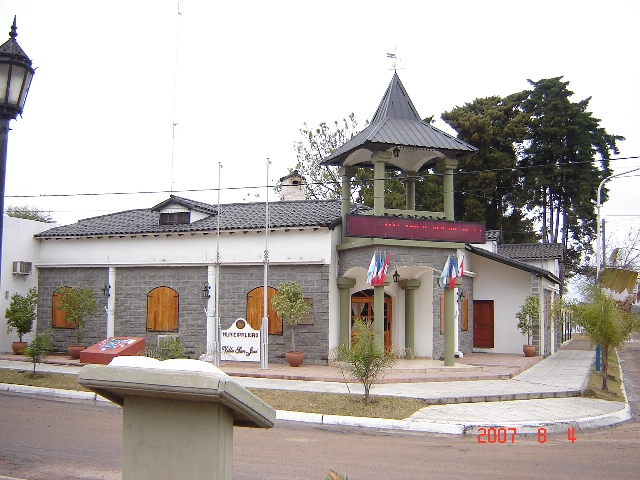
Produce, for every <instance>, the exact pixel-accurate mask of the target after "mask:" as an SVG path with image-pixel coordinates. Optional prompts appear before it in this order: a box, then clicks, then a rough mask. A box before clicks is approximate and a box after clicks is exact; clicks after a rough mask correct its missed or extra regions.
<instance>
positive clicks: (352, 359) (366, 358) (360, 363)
mask: <svg viewBox="0 0 640 480" xmlns="http://www.w3.org/2000/svg"><path fill="white" fill-rule="evenodd" d="M336 353H337V359H338V361H339V362H340V363H341V365H342V368H343V369H344V370H346V371H347V372H349V373H350V374H351V375H353V377H354V378H356V379H357V380H358V381H360V383H362V385H363V386H364V403H369V402H370V401H371V398H370V392H371V386H372V385H373V384H374V383H375V382H376V380H377V379H378V378H379V377H380V375H382V374H383V373H384V372H385V371H386V370H389V369H390V368H392V367H393V366H394V365H395V363H396V360H397V359H398V357H397V355H395V354H394V353H392V352H387V351H385V349H384V347H381V346H379V345H377V344H376V342H375V335H374V332H373V323H372V322H367V321H366V320H363V319H361V318H356V319H354V321H353V340H352V345H351V348H349V346H348V345H340V346H339V347H338V348H337V349H336Z"/></svg>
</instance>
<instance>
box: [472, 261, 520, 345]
mask: <svg viewBox="0 0 640 480" xmlns="http://www.w3.org/2000/svg"><path fill="white" fill-rule="evenodd" d="M467 261H468V262H469V264H468V270H470V271H472V272H475V273H476V274H477V277H476V278H474V281H473V299H474V300H493V301H494V302H493V307H494V348H493V349H483V351H485V350H486V351H491V352H495V353H522V345H524V344H525V343H527V337H525V336H524V335H522V334H521V333H520V330H518V328H517V325H518V320H517V318H516V313H517V312H518V311H519V310H520V307H521V306H522V303H523V302H524V299H525V298H526V296H527V295H529V294H530V293H531V274H530V273H529V272H525V271H524V270H519V269H517V268H513V267H508V266H507V265H503V264H501V263H499V262H495V261H492V260H489V259H486V258H484V257H481V256H479V255H474V254H472V253H469V252H467V253H466V254H465V262H467ZM465 269H467V265H465Z"/></svg>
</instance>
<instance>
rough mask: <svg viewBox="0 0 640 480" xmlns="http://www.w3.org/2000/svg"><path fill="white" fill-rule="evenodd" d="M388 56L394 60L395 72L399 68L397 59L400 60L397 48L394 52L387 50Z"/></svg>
mask: <svg viewBox="0 0 640 480" xmlns="http://www.w3.org/2000/svg"><path fill="white" fill-rule="evenodd" d="M387 58H390V59H392V60H393V71H394V72H395V71H396V70H397V61H398V60H399V58H398V56H397V54H396V48H395V47H394V48H393V53H389V52H387Z"/></svg>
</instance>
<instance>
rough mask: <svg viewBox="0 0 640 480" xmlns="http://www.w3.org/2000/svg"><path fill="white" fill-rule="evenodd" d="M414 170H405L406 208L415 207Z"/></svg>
mask: <svg viewBox="0 0 640 480" xmlns="http://www.w3.org/2000/svg"><path fill="white" fill-rule="evenodd" d="M416 175H417V173H416V172H407V183H406V202H405V203H406V209H407V210H415V209H416V177H415V176H416Z"/></svg>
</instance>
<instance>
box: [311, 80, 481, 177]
mask: <svg viewBox="0 0 640 480" xmlns="http://www.w3.org/2000/svg"><path fill="white" fill-rule="evenodd" d="M396 148H397V149H396ZM477 150H478V149H477V148H476V147H474V146H472V145H469V144H468V143H466V142H463V141H462V140H459V139H457V138H455V137H454V136H452V135H449V134H447V133H445V132H443V131H441V130H438V129H437V128H435V127H433V126H431V125H430V124H429V123H427V122H424V121H422V120H421V119H420V116H419V115H418V111H417V110H416V108H415V107H414V106H413V102H412V101H411V98H409V95H408V94H407V91H406V90H405V88H404V85H402V82H401V81H400V77H398V74H397V72H394V73H393V78H392V79H391V83H389V86H388V87H387V90H386V91H385V93H384V96H383V97H382V100H381V101H380V105H378V109H377V110H376V113H375V114H374V115H373V120H372V121H371V123H370V124H369V125H368V126H367V128H365V129H364V130H363V131H362V132H360V133H359V134H357V135H356V136H354V137H353V138H352V139H351V140H349V141H348V142H347V143H345V144H344V145H342V146H341V147H339V148H337V149H336V150H335V151H334V152H333V153H332V154H331V155H329V156H328V157H327V158H325V159H324V160H323V161H322V165H338V166H352V165H353V166H371V155H372V154H373V153H379V152H384V151H391V152H393V155H392V158H391V160H390V161H389V163H388V166H389V167H390V168H396V169H399V170H403V171H407V172H418V171H421V170H423V169H425V168H429V167H430V166H431V165H432V164H433V163H434V162H435V160H436V159H437V158H445V157H454V156H455V155H457V154H461V153H472V152H476V151H477Z"/></svg>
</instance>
